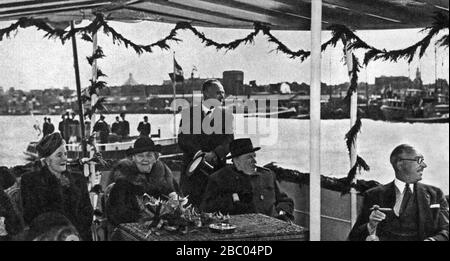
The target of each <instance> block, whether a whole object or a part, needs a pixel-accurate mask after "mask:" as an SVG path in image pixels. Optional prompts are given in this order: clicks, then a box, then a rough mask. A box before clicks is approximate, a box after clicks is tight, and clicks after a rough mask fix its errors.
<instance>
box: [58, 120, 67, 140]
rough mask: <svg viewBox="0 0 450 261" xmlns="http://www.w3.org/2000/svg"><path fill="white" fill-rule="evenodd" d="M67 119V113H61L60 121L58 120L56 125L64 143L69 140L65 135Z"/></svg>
mask: <svg viewBox="0 0 450 261" xmlns="http://www.w3.org/2000/svg"><path fill="white" fill-rule="evenodd" d="M67 121H68V115H67V114H63V115H61V121H60V122H59V125H58V130H59V133H60V134H61V137H62V138H63V140H65V141H66V143H67V142H68V141H69V137H68V136H67V135H66V129H67Z"/></svg>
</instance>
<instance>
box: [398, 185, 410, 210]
mask: <svg viewBox="0 0 450 261" xmlns="http://www.w3.org/2000/svg"><path fill="white" fill-rule="evenodd" d="M411 196H412V191H411V189H410V188H409V184H408V183H406V185H405V189H404V190H403V200H402V204H401V206H400V212H399V214H400V215H402V214H403V212H404V211H405V208H406V206H407V205H408V202H409V200H410V199H411Z"/></svg>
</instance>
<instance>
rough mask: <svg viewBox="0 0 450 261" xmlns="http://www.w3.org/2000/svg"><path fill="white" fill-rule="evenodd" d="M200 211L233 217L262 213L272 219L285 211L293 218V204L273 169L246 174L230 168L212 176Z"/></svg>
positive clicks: (259, 169) (229, 166)
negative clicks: (282, 188)
mask: <svg viewBox="0 0 450 261" xmlns="http://www.w3.org/2000/svg"><path fill="white" fill-rule="evenodd" d="M233 194H237V197H238V199H239V200H236V198H234V197H233ZM201 210H202V211H205V212H216V211H220V212H221V213H223V214H227V213H228V214H230V215H235V214H245V213H262V214H265V215H268V216H272V217H277V216H278V213H279V212H280V210H283V211H284V212H286V214H287V215H288V217H289V218H291V219H292V218H293V211H294V201H293V200H292V199H291V198H289V197H288V196H287V195H286V194H285V193H283V192H281V191H280V189H279V186H278V183H277V181H276V179H275V174H274V173H273V172H272V171H271V170H269V169H266V168H261V167H257V171H256V174H254V175H247V174H245V173H243V172H240V171H238V170H237V169H236V168H235V167H234V166H233V165H227V166H226V167H224V168H222V169H221V170H219V171H217V172H215V173H214V174H212V175H211V176H210V177H209V181H208V186H207V188H206V191H205V198H204V200H203V202H202V205H201Z"/></svg>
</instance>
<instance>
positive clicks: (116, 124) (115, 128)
mask: <svg viewBox="0 0 450 261" xmlns="http://www.w3.org/2000/svg"><path fill="white" fill-rule="evenodd" d="M119 124H120V120H119V116H116V121H115V122H113V124H112V125H111V133H114V134H117V135H119V133H120V130H119Z"/></svg>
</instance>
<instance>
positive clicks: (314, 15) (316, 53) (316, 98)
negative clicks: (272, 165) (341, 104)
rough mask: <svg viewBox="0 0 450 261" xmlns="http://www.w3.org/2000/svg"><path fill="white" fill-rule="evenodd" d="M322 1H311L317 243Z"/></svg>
mask: <svg viewBox="0 0 450 261" xmlns="http://www.w3.org/2000/svg"><path fill="white" fill-rule="evenodd" d="M321 33H322V0H313V1H311V89H310V130H309V132H310V133H309V135H310V142H309V150H310V155H309V157H310V172H311V174H310V175H309V178H310V185H309V208H310V210H309V213H310V214H309V239H310V240H311V241H320V234H321V230H320V229H321V228H320V223H321V220H320V219H321V217H320V206H321V195H320V191H321V188H320V87H321V86H320V82H321V79H320V77H321V75H320V74H321V57H320V56H321Z"/></svg>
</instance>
